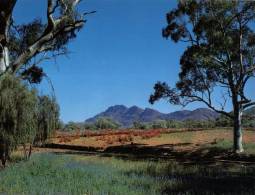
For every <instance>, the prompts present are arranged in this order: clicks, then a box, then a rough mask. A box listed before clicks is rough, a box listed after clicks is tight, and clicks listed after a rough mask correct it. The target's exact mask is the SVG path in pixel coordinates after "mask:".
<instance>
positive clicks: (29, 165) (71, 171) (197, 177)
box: [0, 153, 255, 195]
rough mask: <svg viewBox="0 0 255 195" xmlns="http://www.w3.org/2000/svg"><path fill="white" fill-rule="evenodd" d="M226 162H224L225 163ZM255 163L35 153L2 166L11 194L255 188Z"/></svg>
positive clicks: (3, 189)
mask: <svg viewBox="0 0 255 195" xmlns="http://www.w3.org/2000/svg"><path fill="white" fill-rule="evenodd" d="M221 168H222V167H221ZM254 191H255V168H254V167H252V166H249V167H248V166H244V165H235V166H230V167H224V169H220V167H217V166H215V167H214V166H213V167H205V166H198V165H193V166H184V165H180V164H177V163H174V162H171V163H170V162H167V161H159V162H152V161H129V160H122V159H118V158H114V157H99V156H83V155H70V154H61V153H59V154H49V153H42V154H34V155H33V156H32V159H31V160H30V161H23V162H20V163H18V164H13V165H11V166H9V167H8V168H6V169H5V170H3V171H1V172H0V193H7V194H128V195H131V194H134V195H139V194H144V195H148V194H254Z"/></svg>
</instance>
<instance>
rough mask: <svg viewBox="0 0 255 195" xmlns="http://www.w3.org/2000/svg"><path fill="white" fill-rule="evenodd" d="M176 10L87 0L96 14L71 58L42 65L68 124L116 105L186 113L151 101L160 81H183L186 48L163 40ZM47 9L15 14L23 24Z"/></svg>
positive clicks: (25, 6) (28, 0) (140, 2)
mask: <svg viewBox="0 0 255 195" xmlns="http://www.w3.org/2000/svg"><path fill="white" fill-rule="evenodd" d="M35 2H36V3H35ZM175 6H176V1H174V0H86V1H82V3H81V6H80V10H83V11H94V10H96V11H97V12H96V13H95V14H93V15H90V16H88V17H87V18H88V22H87V24H86V25H85V27H84V28H83V29H82V30H81V31H80V32H79V34H78V37H77V39H75V40H74V41H73V42H72V43H71V44H70V45H69V49H70V51H71V54H70V55H69V57H68V58H66V57H64V56H63V57H59V58H58V59H57V61H56V63H55V62H54V61H52V62H46V63H44V64H42V66H43V67H44V69H45V70H46V73H47V74H48V76H49V77H50V78H51V80H52V83H53V85H54V89H55V94H56V97H57V100H58V102H59V104H60V107H61V119H62V120H63V121H64V122H67V121H71V120H72V121H84V120H85V119H86V118H88V117H91V116H93V115H95V114H97V113H99V112H101V111H103V110H105V109H106V108H108V107H109V106H112V105H115V104H123V105H126V106H132V105H137V106H140V107H142V108H145V107H150V108H154V109H158V110H159V111H161V112H165V113H167V112H172V111H176V110H180V109H182V108H181V107H177V106H173V105H170V104H167V103H166V102H164V101H160V102H158V103H156V104H155V105H150V104H149V103H148V98H149V96H150V94H151V93H152V92H153V85H154V84H155V82H157V81H166V82H168V83H169V84H170V85H172V86H173V85H174V84H175V82H176V81H177V79H178V71H179V57H180V56H181V54H182V52H183V51H184V49H185V45H183V44H174V43H172V42H171V41H170V40H165V39H163V38H162V36H161V29H162V28H163V27H164V26H165V25H166V20H165V14H166V13H167V12H168V11H169V10H170V9H172V8H173V7H175ZM45 10H46V0H37V1H34V0H23V1H18V4H17V6H16V8H15V13H14V16H15V18H16V19H17V21H18V22H20V23H21V22H25V21H31V20H32V18H37V17H43V18H45ZM254 84H255V81H254V80H253V81H252V82H251V83H250V84H249V86H248V88H247V91H248V92H249V94H250V96H253V97H254ZM38 88H39V90H40V92H41V93H49V92H50V86H49V84H48V83H47V82H46V81H44V82H43V83H42V84H41V85H40V86H38ZM216 97H217V95H216ZM201 106H202V107H205V106H203V105H200V104H197V103H195V104H191V105H190V106H188V107H186V108H185V109H195V108H197V107H201ZM229 108H230V107H228V109H229Z"/></svg>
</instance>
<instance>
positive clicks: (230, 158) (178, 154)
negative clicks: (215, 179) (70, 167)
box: [45, 143, 255, 165]
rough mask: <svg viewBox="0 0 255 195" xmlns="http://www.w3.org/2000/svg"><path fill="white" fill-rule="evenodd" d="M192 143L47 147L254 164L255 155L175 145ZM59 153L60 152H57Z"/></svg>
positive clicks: (147, 157)
mask: <svg viewBox="0 0 255 195" xmlns="http://www.w3.org/2000/svg"><path fill="white" fill-rule="evenodd" d="M187 145H190V143H180V144H167V145H158V146H147V145H144V144H126V145H120V146H109V147H107V148H106V149H104V150H103V149H102V148H95V147H85V146H74V145H66V144H47V145H45V147H46V148H54V149H65V150H66V151H60V153H65V154H81V155H82V154H83V155H88V154H94V155H95V154H97V155H100V156H105V157H110V156H114V157H117V158H123V159H126V160H143V159H144V160H153V161H158V160H162V159H165V160H174V161H176V162H180V163H182V164H196V165H210V164H212V165H213V164H215V163H217V162H218V163H228V164H231V163H233V164H235V163H243V164H254V163H255V155H248V154H234V153H232V152H231V151H230V150H227V149H222V148H219V147H203V148H199V149H194V150H185V151H176V150H174V146H187ZM56 153H58V152H56Z"/></svg>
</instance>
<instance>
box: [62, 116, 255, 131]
mask: <svg viewBox="0 0 255 195" xmlns="http://www.w3.org/2000/svg"><path fill="white" fill-rule="evenodd" d="M242 123H243V127H245V128H255V116H253V115H245V116H244V117H243V119H242ZM232 126H233V124H232V121H231V119H229V118H228V117H226V116H224V115H221V116H220V117H218V118H217V119H215V120H200V121H199V120H191V119H187V120H183V121H180V120H155V121H153V122H139V121H135V122H134V123H133V125H132V127H129V128H134V129H141V130H148V129H172V128H174V129H178V128H188V129H195V128H203V129H208V128H220V127H232ZM119 128H123V127H121V125H120V124H119V123H118V122H116V121H114V120H112V119H111V118H107V117H105V118H104V117H102V118H99V119H97V120H96V121H95V122H94V123H81V122H80V123H78V122H77V123H76V122H69V123H67V124H65V125H62V130H64V131H76V130H105V129H119Z"/></svg>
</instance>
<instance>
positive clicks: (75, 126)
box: [63, 121, 84, 131]
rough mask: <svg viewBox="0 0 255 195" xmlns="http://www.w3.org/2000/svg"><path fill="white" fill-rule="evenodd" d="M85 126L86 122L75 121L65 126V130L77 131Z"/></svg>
mask: <svg viewBox="0 0 255 195" xmlns="http://www.w3.org/2000/svg"><path fill="white" fill-rule="evenodd" d="M83 128H84V124H83V123H76V122H73V121H70V122H68V123H67V124H66V125H65V126H64V129H63V130H64V131H76V130H81V129H83Z"/></svg>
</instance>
